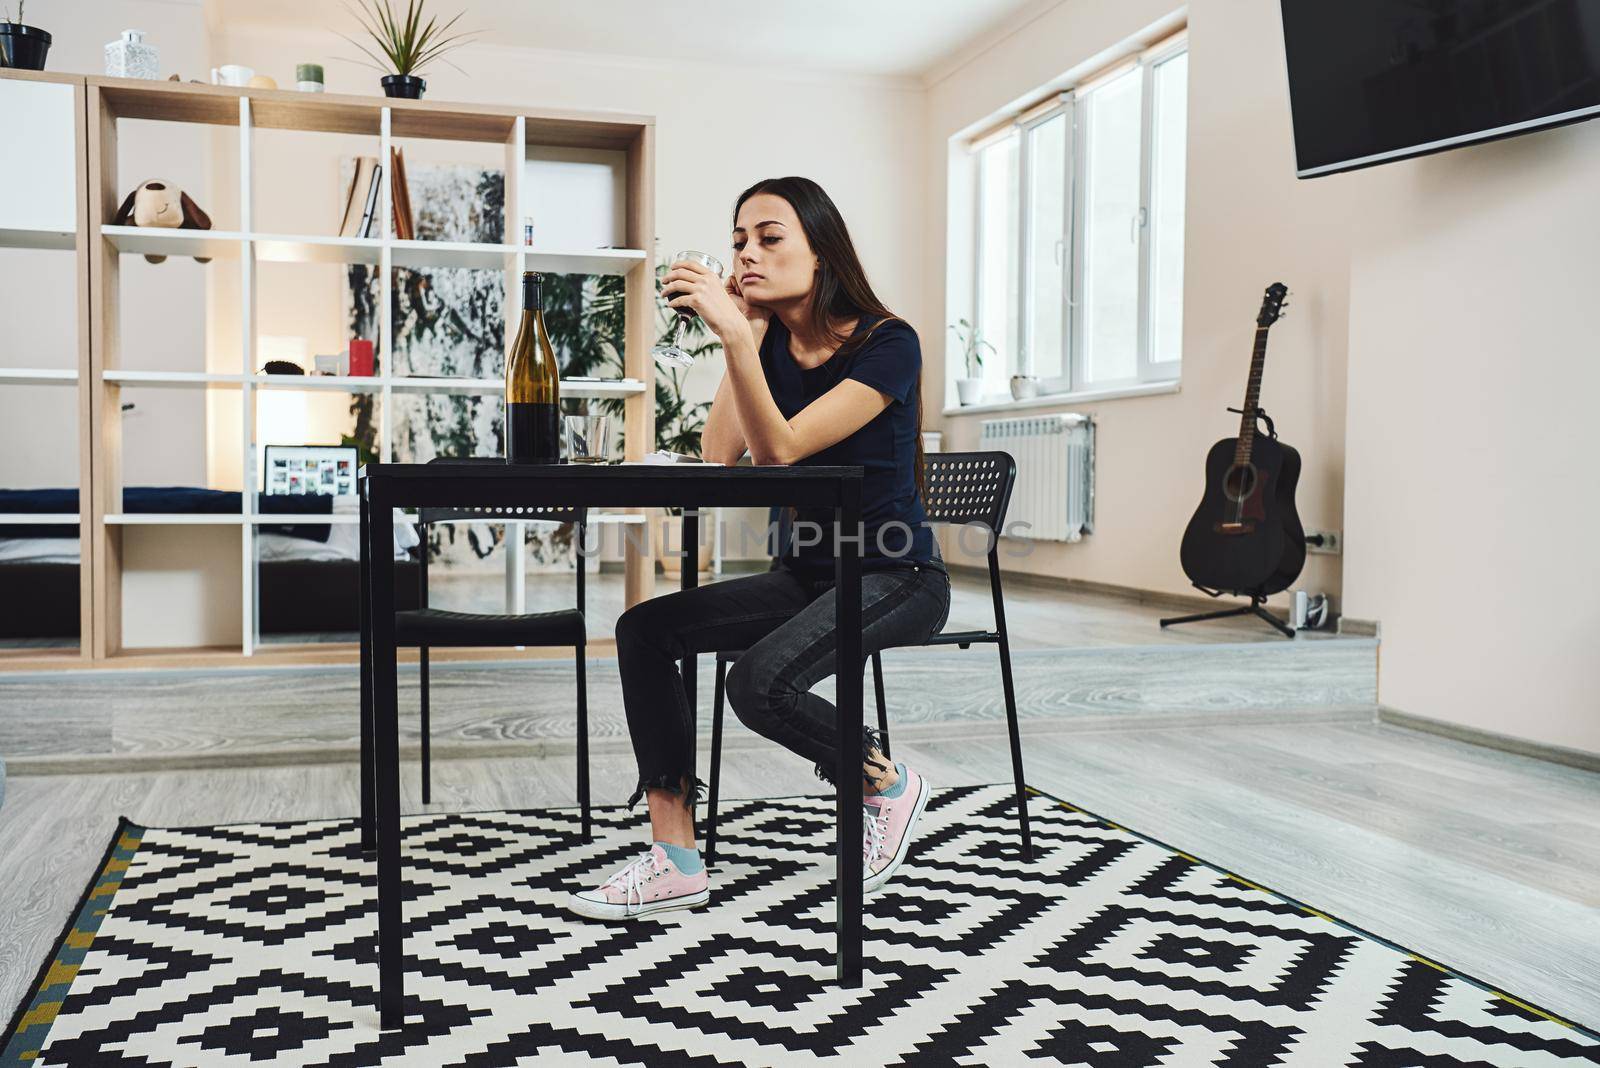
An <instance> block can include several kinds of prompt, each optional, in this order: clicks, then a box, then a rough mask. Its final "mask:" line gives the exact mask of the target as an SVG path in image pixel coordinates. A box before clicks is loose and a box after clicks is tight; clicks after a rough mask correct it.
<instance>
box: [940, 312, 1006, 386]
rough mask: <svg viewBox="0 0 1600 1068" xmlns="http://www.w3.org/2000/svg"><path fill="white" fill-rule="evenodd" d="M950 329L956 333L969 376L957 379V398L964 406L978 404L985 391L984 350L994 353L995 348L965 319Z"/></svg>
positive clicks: (953, 324) (952, 325)
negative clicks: (983, 376)
mask: <svg viewBox="0 0 1600 1068" xmlns="http://www.w3.org/2000/svg"><path fill="white" fill-rule="evenodd" d="M950 329H951V330H953V331H955V335H956V342H957V343H958V344H960V346H961V354H962V358H963V359H964V360H965V361H966V367H967V376H966V377H965V378H958V379H956V398H957V399H958V400H960V402H961V403H962V404H977V403H978V399H979V396H980V394H981V392H982V390H983V378H982V375H983V350H984V349H988V350H989V351H990V352H993V351H995V348H994V346H993V345H991V344H989V343H988V342H987V341H984V340H983V337H982V335H981V334H980V333H979V332H978V330H977V329H976V328H975V327H974V326H973V325H972V324H971V323H969V322H967V321H966V320H965V319H961V320H958V321H957V322H955V323H952V324H951V325H950Z"/></svg>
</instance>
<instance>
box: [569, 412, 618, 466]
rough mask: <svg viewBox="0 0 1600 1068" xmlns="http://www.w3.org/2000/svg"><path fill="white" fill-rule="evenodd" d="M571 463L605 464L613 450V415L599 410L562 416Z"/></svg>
mask: <svg viewBox="0 0 1600 1068" xmlns="http://www.w3.org/2000/svg"><path fill="white" fill-rule="evenodd" d="M561 422H562V427H563V429H564V431H565V436H566V439H567V462H568V463H569V464H603V463H605V462H606V457H607V456H608V455H609V454H610V452H611V417H610V416H607V415H602V414H601V413H599V412H589V413H585V414H583V415H567V416H563V417H562V420H561Z"/></svg>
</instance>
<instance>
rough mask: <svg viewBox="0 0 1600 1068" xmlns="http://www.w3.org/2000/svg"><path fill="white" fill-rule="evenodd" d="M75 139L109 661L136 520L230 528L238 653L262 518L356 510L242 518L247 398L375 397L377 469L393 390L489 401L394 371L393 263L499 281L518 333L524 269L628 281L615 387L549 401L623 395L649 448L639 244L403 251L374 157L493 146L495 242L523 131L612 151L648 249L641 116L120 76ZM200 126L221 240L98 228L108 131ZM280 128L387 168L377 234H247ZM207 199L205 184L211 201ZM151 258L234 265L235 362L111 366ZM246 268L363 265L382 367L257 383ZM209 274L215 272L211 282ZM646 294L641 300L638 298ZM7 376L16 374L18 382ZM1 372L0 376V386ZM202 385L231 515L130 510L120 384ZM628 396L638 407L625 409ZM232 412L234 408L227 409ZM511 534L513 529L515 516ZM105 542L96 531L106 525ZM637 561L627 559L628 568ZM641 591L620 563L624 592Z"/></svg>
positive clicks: (515, 185)
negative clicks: (138, 260) (236, 415)
mask: <svg viewBox="0 0 1600 1068" xmlns="http://www.w3.org/2000/svg"><path fill="white" fill-rule="evenodd" d="M86 84H87V90H88V98H87V121H88V127H87V131H88V132H87V141H88V146H89V166H88V170H89V183H90V194H89V201H90V207H91V212H90V229H89V232H90V233H92V234H94V235H95V236H96V238H97V239H98V240H97V241H96V242H95V244H96V246H97V247H98V249H99V252H98V253H97V255H96V256H95V257H94V259H93V261H92V262H93V263H94V264H96V265H98V266H99V267H100V270H99V271H98V277H96V278H95V286H94V293H93V299H92V301H91V305H92V308H91V321H95V320H98V321H97V322H96V331H95V337H96V340H97V344H96V345H95V346H94V347H95V359H94V364H93V367H94V369H93V372H92V374H91V376H90V378H91V381H90V382H89V383H88V385H89V387H90V390H91V393H92V395H93V396H94V397H95V399H96V402H97V405H96V408H97V412H98V414H97V415H96V417H95V418H94V420H93V421H92V425H94V426H96V427H97V428H100V429H99V431H98V432H99V433H101V434H103V435H104V438H103V440H100V441H98V442H97V444H98V448H97V449H96V454H97V461H96V472H97V479H96V494H95V497H96V504H95V509H94V514H93V516H91V517H90V525H91V526H92V527H93V528H94V529H95V530H96V532H97V535H98V541H97V548H98V549H99V552H98V554H97V560H98V563H97V564H96V569H97V570H96V575H97V588H98V595H97V598H96V603H97V609H98V611H99V613H100V615H101V616H102V617H103V618H102V622H101V625H100V629H99V631H98V635H97V639H96V652H95V655H96V656H101V657H110V656H115V655H118V654H119V653H121V652H122V651H123V650H122V644H123V643H122V635H121V625H120V619H121V615H120V613H121V596H120V582H121V574H120V569H121V551H120V550H121V546H120V532H121V531H122V530H124V529H126V528H127V527H132V526H173V527H178V526H186V527H230V526H231V527H238V528H239V554H240V556H239V559H240V569H239V570H240V575H241V578H240V582H241V588H240V591H239V595H240V604H241V606H242V609H241V612H242V616H241V620H240V631H241V633H242V635H243V639H242V642H241V643H240V646H239V648H238V649H237V650H235V652H239V653H242V654H243V655H245V656H250V655H252V654H254V653H255V652H256V651H257V647H258V644H259V635H258V628H257V624H256V614H257V613H256V606H257V603H258V600H257V598H258V588H257V587H258V583H257V561H256V531H257V528H258V527H260V526H263V525H267V524H278V523H286V522H292V523H294V524H297V525H313V524H315V525H320V524H324V523H332V524H347V523H351V522H355V521H356V517H354V516H346V515H339V516H323V515H318V516H302V515H295V516H293V517H289V516H285V515H278V514H271V515H262V514H259V513H258V512H257V510H256V508H257V502H256V497H255V492H256V490H257V489H258V488H259V486H260V477H259V473H258V472H257V470H256V457H257V454H258V444H259V443H258V442H257V441H256V440H255V438H256V433H255V428H256V423H257V419H256V401H257V392H258V391H263V392H274V393H276V392H281V391H306V392H328V391H333V392H339V393H351V394H370V395H372V396H373V397H374V398H375V400H376V402H377V403H376V406H375V407H376V424H377V425H376V431H377V433H376V441H377V451H378V456H379V459H380V461H383V462H388V461H390V460H391V459H392V458H393V455H394V451H395V426H394V406H393V401H394V398H395V397H396V396H401V395H404V396H414V395H438V394H453V395H478V396H493V395H498V394H503V392H504V389H505V385H504V382H503V381H502V380H499V379H479V378H442V377H423V376H405V375H396V374H393V373H392V367H393V357H392V354H393V352H394V339H395V324H394V323H393V322H392V312H391V308H392V302H393V285H394V279H393V269H394V268H397V267H410V268H441V267H458V268H460V267H465V268H476V269H481V270H495V271H502V272H504V273H505V279H506V282H505V285H506V298H507V299H506V308H507V316H506V319H507V329H508V331H514V330H515V326H516V319H515V316H514V315H513V314H512V310H513V309H515V308H517V307H518V306H519V304H520V285H519V284H518V283H519V281H520V277H521V274H522V272H523V271H525V270H543V271H549V272H553V273H571V274H605V275H614V276H620V277H623V278H625V279H626V280H627V301H628V308H629V311H628V350H629V351H628V353H627V356H626V362H627V367H628V370H629V373H630V374H632V375H634V376H635V377H630V378H623V379H618V380H582V379H578V380H564V381H563V382H562V385H561V389H562V395H563V397H573V398H580V397H622V398H626V399H628V400H629V401H630V404H629V415H628V417H627V423H628V428H629V438H628V440H629V442H630V446H629V452H630V458H635V459H636V458H639V457H637V456H634V455H633V454H634V453H635V452H638V453H640V454H641V455H642V451H643V447H642V446H641V445H638V444H636V443H637V442H644V441H647V440H649V436H648V434H647V433H644V432H639V433H635V432H634V430H635V426H638V427H640V428H641V430H642V428H643V427H645V426H647V425H648V423H649V421H650V420H649V413H648V412H646V411H645V410H644V408H645V406H646V405H648V404H649V402H650V401H651V400H652V399H653V397H654V383H653V375H654V366H653V362H652V361H651V360H650V358H649V354H648V347H649V331H650V327H651V320H652V319H653V300H654V284H653V277H652V276H651V274H650V264H649V262H648V260H649V257H648V256H647V254H646V252H645V250H644V249H643V248H596V249H543V248H537V247H524V246H520V245H513V244H477V243H462V242H443V241H400V240H398V239H396V238H395V236H394V233H393V228H392V219H393V216H392V208H391V203H390V185H389V181H388V173H387V172H388V166H387V161H388V160H389V159H390V150H391V147H392V146H393V145H394V144H396V143H398V142H405V141H410V140H413V139H418V138H426V139H432V140H441V141H462V142H478V143H484V142H488V143H500V144H503V145H504V149H505V161H506V162H505V175H506V177H505V183H506V184H505V205H506V209H505V233H507V234H516V233H520V230H521V227H520V220H521V219H522V218H523V217H524V216H525V215H527V214H530V213H531V209H532V207H533V205H532V197H531V193H530V191H529V190H528V189H526V188H525V183H524V182H523V178H522V175H523V170H524V162H525V161H526V160H527V159H528V146H529V143H530V136H531V137H533V138H535V139H536V140H535V142H534V143H536V144H539V145H556V146H562V145H565V146H583V147H599V148H610V149H619V150H623V151H624V152H625V153H626V156H627V160H628V163H627V168H626V174H625V175H624V176H623V180H624V181H625V183H626V185H627V188H626V191H625V192H626V196H625V199H626V201H627V204H628V219H627V230H628V239H629V241H630V242H634V241H637V243H639V244H641V245H644V244H647V243H648V240H647V238H646V235H651V234H653V220H652V218H651V199H652V197H651V190H650V189H649V184H650V182H651V181H652V176H653V162H652V154H653V148H654V134H653V121H652V120H651V119H649V118H648V117H644V116H629V115H612V114H607V113H594V114H585V113H576V112H539V111H537V110H527V111H524V110H522V109H514V108H496V107H477V106H472V105H453V104H435V103H434V102H431V101H422V102H418V101H387V100H384V99H382V98H362V97H344V96H335V95H331V94H325V95H321V96H308V95H305V94H298V93H289V92H282V91H258V90H253V89H244V90H240V89H233V88H226V87H212V86H195V85H183V84H177V83H151V82H135V81H128V80H124V79H101V78H89V79H87V80H86ZM126 118H136V119H144V120H155V121H167V122H184V123H203V124H208V125H211V126H214V127H220V128H225V129H228V130H230V131H235V132H236V134H237V152H238V163H237V171H238V217H237V220H236V228H234V229H229V230H209V231H199V230H158V229H147V228H139V227H128V226H116V225H112V224H111V223H110V222H109V219H110V218H111V216H112V213H113V212H114V210H115V207H116V204H117V197H118V195H119V193H118V190H120V189H121V188H122V186H121V184H119V180H118V175H117V173H116V172H117V166H116V159H117V132H118V122H119V120H121V119H126ZM268 128H270V129H287V130H302V131H307V132H325V133H339V134H346V135H356V136H357V137H369V138H371V142H370V148H368V149H365V151H368V152H369V153H371V154H376V156H377V157H378V158H379V159H380V160H382V161H384V162H385V177H384V181H383V182H382V183H381V186H380V190H381V193H380V200H379V204H378V209H377V215H378V219H379V233H378V235H377V236H376V237H369V238H348V237H337V236H330V235H319V234H286V233H273V232H266V231H263V230H261V229H258V225H257V213H256V210H255V196H256V193H257V187H256V179H257V170H256V167H255V162H256V161H255V153H256V150H257V146H256V138H255V131H256V130H257V129H268ZM213 195H215V191H213ZM147 254H150V255H165V256H172V257H204V258H207V259H209V260H211V261H212V263H211V268H210V269H211V270H212V271H233V272H237V275H236V277H237V287H238V293H239V298H238V309H237V310H238V326H239V352H240V357H239V364H238V366H237V369H229V368H226V367H216V366H215V365H212V366H211V367H210V368H208V369H207V370H203V371H201V370H148V369H132V368H123V367H121V366H120V362H121V361H120V346H121V339H120V338H119V337H118V336H117V335H118V327H117V321H116V315H115V312H116V300H117V288H118V286H119V284H120V267H119V265H120V263H121V262H122V261H124V260H125V259H126V258H127V257H130V256H134V257H137V256H143V255H147ZM259 263H303V264H329V263H331V264H364V265H368V266H371V267H375V268H376V269H377V278H378V294H377V305H376V309H377V319H378V322H377V328H376V331H375V334H376V336H375V338H374V340H375V344H376V350H377V354H378V360H379V366H380V367H381V368H382V373H381V374H377V375H374V376H371V377H361V376H349V375H344V376H318V375H305V376H299V375H265V374H261V373H257V370H256V369H257V367H258V366H259V363H260V360H259V358H258V357H259V353H258V348H257V346H258V336H259V335H260V334H263V333H266V334H271V333H273V326H274V325H275V324H271V323H264V322H262V321H261V317H260V315H259V314H258V309H257V306H256V304H257V292H258V284H259V279H258V271H257V264H259ZM221 277H222V276H220V275H213V278H214V279H217V278H221ZM647 302H648V303H647ZM17 374H18V375H21V374H22V373H21V372H18V373H17ZM6 380H7V379H6V378H5V377H3V376H0V382H4V381H6ZM129 387H137V388H141V389H148V388H157V389H199V390H208V391H213V390H221V391H227V392H230V393H236V394H237V396H238V398H239V405H240V408H239V410H240V413H241V418H240V425H241V427H242V432H241V433H240V437H239V441H238V450H239V463H240V467H239V469H240V471H241V472H242V484H243V489H244V491H245V492H243V493H242V494H241V495H240V498H241V507H240V509H239V511H238V512H237V513H228V514H185V513H151V514H132V513H125V512H123V511H122V510H121V503H122V502H121V486H122V480H121V476H120V465H121V456H120V434H119V433H117V432H116V429H115V428H116V426H117V425H118V420H119V419H120V404H119V403H118V401H119V391H120V390H121V389H123V388H129ZM635 402H636V403H635ZM230 404H231V402H230ZM644 518H645V517H644V515H643V514H617V515H595V516H593V517H592V519H593V521H595V522H600V523H635V522H643V521H644ZM514 525H515V526H517V527H518V528H519V529H520V527H521V526H522V524H514ZM102 531H103V533H100V532H102ZM508 544H510V545H511V546H512V551H511V552H509V553H508V554H507V592H508V608H509V609H510V610H513V611H516V610H520V609H522V608H523V607H524V604H525V601H524V588H523V569H524V567H525V560H524V558H523V539H522V538H520V537H515V536H513V537H511V538H509V539H508ZM636 564H637V561H634V560H632V559H631V558H630V561H629V567H630V568H633V567H635V565H636ZM638 585H639V583H638V582H636V581H635V579H634V578H633V577H632V572H631V571H630V588H636V587H637V586H638Z"/></svg>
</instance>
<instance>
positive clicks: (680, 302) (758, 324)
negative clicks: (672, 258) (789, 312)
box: [661, 260, 772, 343]
mask: <svg viewBox="0 0 1600 1068" xmlns="http://www.w3.org/2000/svg"><path fill="white" fill-rule="evenodd" d="M661 289H662V292H663V293H664V294H666V295H667V296H668V300H667V306H668V307H670V308H673V309H680V310H681V309H685V308H687V309H690V310H692V311H694V312H696V313H697V314H698V315H699V316H700V318H702V319H704V320H705V323H706V326H708V327H710V328H711V332H712V333H714V334H716V335H717V336H718V337H719V338H721V339H722V340H723V342H724V343H726V342H727V340H728V338H729V337H730V335H731V333H732V331H734V330H737V329H740V328H741V327H745V326H748V328H749V330H750V332H751V334H752V336H753V337H754V338H755V339H756V341H757V342H758V343H759V342H760V340H761V335H762V334H763V333H765V332H766V324H767V320H768V319H769V318H771V315H772V313H771V312H769V311H768V310H767V309H765V308H757V307H754V306H753V305H751V304H750V303H749V302H748V301H746V300H745V299H744V297H743V296H742V295H741V294H740V293H739V290H738V286H737V284H736V283H734V282H733V281H732V280H730V281H729V282H727V283H726V284H724V282H723V280H722V279H720V278H718V277H717V276H716V275H715V274H713V273H712V271H711V269H710V268H709V267H706V266H704V265H702V264H699V263H695V262H693V261H692V260H680V261H679V262H677V263H675V264H673V265H672V270H670V271H668V272H667V274H666V277H665V278H663V279H662V280H661Z"/></svg>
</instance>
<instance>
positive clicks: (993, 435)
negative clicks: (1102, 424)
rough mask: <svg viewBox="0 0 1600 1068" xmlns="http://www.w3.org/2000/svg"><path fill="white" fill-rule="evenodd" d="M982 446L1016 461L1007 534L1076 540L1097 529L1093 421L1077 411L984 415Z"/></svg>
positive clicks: (1018, 536)
mask: <svg viewBox="0 0 1600 1068" xmlns="http://www.w3.org/2000/svg"><path fill="white" fill-rule="evenodd" d="M978 448H979V449H983V450H988V449H998V450H999V451H1001V452H1009V453H1010V454H1011V455H1012V456H1013V457H1015V458H1016V461H1017V481H1016V483H1015V485H1013V487H1012V489H1011V507H1010V508H1009V509H1008V510H1007V511H1006V519H1005V530H1004V532H1003V533H1005V535H1006V536H1007V537H1017V538H1033V539H1034V540H1036V541H1078V540H1080V539H1081V538H1082V537H1083V536H1084V535H1085V534H1092V533H1094V420H1092V419H1090V418H1089V417H1088V416H1086V415H1079V414H1077V413H1076V412H1063V413H1058V414H1055V415H1036V416H1028V417H1026V418H1022V419H985V420H984V421H983V432H982V434H981V435H980V436H979V438H978Z"/></svg>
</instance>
